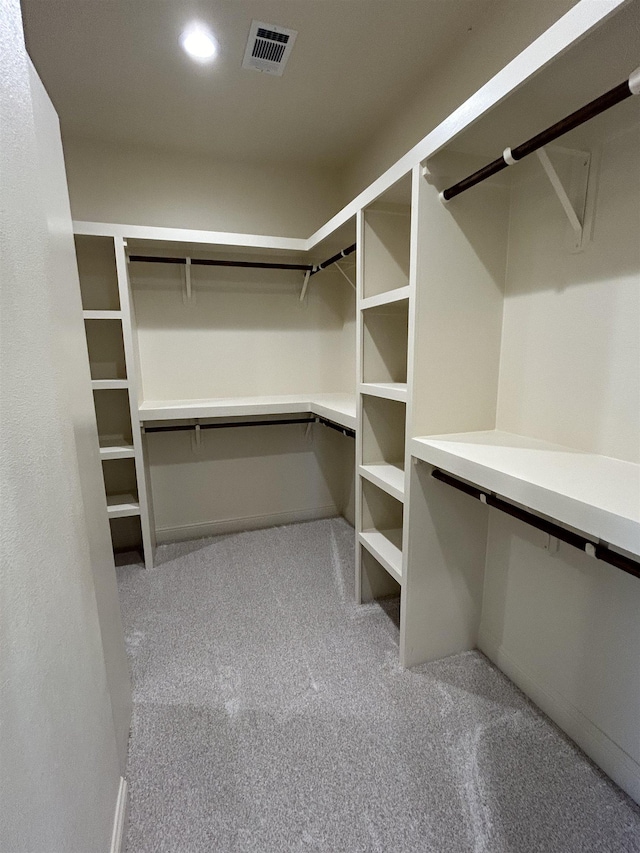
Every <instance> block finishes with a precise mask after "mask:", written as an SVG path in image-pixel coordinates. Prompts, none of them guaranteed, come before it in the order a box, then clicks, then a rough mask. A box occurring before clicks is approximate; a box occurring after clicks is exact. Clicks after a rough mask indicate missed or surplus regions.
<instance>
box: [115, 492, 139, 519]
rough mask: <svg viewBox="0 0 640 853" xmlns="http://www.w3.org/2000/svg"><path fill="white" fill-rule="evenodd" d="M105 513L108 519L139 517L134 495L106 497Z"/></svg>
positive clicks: (137, 504)
mask: <svg viewBox="0 0 640 853" xmlns="http://www.w3.org/2000/svg"><path fill="white" fill-rule="evenodd" d="M107 512H108V513H109V518H124V517H125V516H128V515H140V504H139V503H138V500H137V498H136V497H135V496H134V495H129V494H127V495H107Z"/></svg>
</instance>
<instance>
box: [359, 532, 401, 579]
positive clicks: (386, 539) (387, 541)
mask: <svg viewBox="0 0 640 853" xmlns="http://www.w3.org/2000/svg"><path fill="white" fill-rule="evenodd" d="M358 538H359V539H360V542H361V544H362V545H364V547H365V548H366V549H367V551H369V553H370V554H371V555H372V556H373V557H375V558H376V560H377V561H378V562H379V563H380V565H381V566H383V567H384V568H385V569H386V570H387V571H388V572H389V574H390V575H391V577H392V578H393V579H394V580H396V581H397V582H398V583H399V584H402V547H401V546H402V529H401V528H400V529H393V530H363V531H361V532H360V533H359V534H358Z"/></svg>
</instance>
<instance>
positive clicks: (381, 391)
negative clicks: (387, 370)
mask: <svg viewBox="0 0 640 853" xmlns="http://www.w3.org/2000/svg"><path fill="white" fill-rule="evenodd" d="M360 392H361V393H362V394H369V395H370V396H372V397H382V398H384V399H385V400H396V401H397V402H398V403H406V402H407V383H406V382H363V383H361V384H360Z"/></svg>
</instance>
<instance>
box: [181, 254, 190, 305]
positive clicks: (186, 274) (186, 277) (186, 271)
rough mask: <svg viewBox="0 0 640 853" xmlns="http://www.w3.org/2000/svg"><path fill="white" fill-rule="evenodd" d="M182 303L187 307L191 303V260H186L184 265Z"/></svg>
mask: <svg viewBox="0 0 640 853" xmlns="http://www.w3.org/2000/svg"><path fill="white" fill-rule="evenodd" d="M182 302H183V304H184V305H186V304H187V303H188V302H191V258H185V265H184V290H183V291H182Z"/></svg>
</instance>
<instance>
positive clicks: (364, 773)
mask: <svg viewBox="0 0 640 853" xmlns="http://www.w3.org/2000/svg"><path fill="white" fill-rule="evenodd" d="M353 547H354V546H353V529H352V528H351V527H349V526H348V525H347V524H346V522H344V521H343V520H341V519H331V520H326V521H318V522H311V523H308V524H300V525H293V526H289V527H283V528H274V529H270V530H262V531H256V532H250V533H243V534H239V535H234V536H220V537H216V538H215V539H208V540H201V541H198V542H189V543H181V544H175V545H167V546H162V547H161V548H160V549H159V554H158V556H159V559H160V560H161V565H159V566H158V567H157V568H156V569H153V570H152V571H145V570H144V569H143V568H141V567H138V566H126V567H122V568H120V569H119V570H118V574H119V587H120V594H121V600H122V606H123V616H124V620H125V625H126V635H127V646H128V650H129V654H130V658H131V666H132V670H133V680H134V720H133V728H132V733H131V742H130V757H129V766H128V779H129V783H130V817H129V832H128V847H127V850H128V853H143V851H144V853H147V851H148V853H161V851H167V853H200V851H207V853H211V851H219V853H226V851H259V853H271V851H274V853H275V851H278V853H283V851H301V852H302V851H305V853H310V851H327V853H329V851H330V853H341V851H345V853H347V851H348V853H358V851H362V852H363V853H364V851H376V852H377V853H404V851H411V853H416V851H421V853H422V851H424V853H449V851H450V853H467V851H469V853H471V851H473V853H547V851H548V853H573V851H575V853H608V851H612V852H613V851H615V853H620V851H624V853H639V851H640V809H638V808H637V807H636V806H635V805H634V804H633V803H632V802H631V800H629V799H628V798H627V797H626V796H625V795H624V794H623V793H622V792H621V791H620V790H619V789H618V788H616V786H615V785H613V783H612V782H610V781H609V780H608V779H607V778H606V777H605V776H604V775H603V774H602V773H600V772H599V771H598V770H597V769H596V768H595V767H594V766H593V764H591V762H590V761H589V760H588V759H587V758H586V757H585V756H584V755H583V754H582V753H581V752H580V751H579V750H578V749H577V748H576V747H575V746H574V745H573V744H571V743H570V742H569V741H568V740H567V739H566V738H565V737H564V736H563V735H562V734H561V733H560V732H559V731H558V730H557V729H556V728H555V727H554V726H553V725H552V724H551V723H550V722H549V721H548V720H547V719H546V718H545V717H544V716H543V715H542V714H540V713H539V712H538V711H537V710H536V709H535V708H534V707H533V706H532V705H531V704H530V703H529V702H528V701H527V700H526V699H525V697H524V696H523V695H522V694H521V693H520V692H519V691H518V690H517V689H516V688H515V687H514V686H513V685H512V684H511V682H509V681H508V680H507V679H506V678H505V677H504V676H503V675H502V674H501V673H500V672H499V671H498V670H496V669H495V668H494V667H493V666H492V665H491V664H490V663H489V661H488V660H487V659H486V658H485V657H484V656H483V655H481V654H480V653H477V652H470V653H467V654H463V655H457V656H455V657H451V658H447V659H445V660H442V661H439V662H437V663H433V664H429V665H425V666H422V667H420V668H418V669H416V670H413V671H410V672H403V671H402V670H401V669H400V667H399V665H398V648H397V645H398V630H397V625H396V623H397V603H395V602H391V603H390V604H388V605H386V606H385V609H383V608H381V607H380V606H378V605H377V604H372V605H367V606H364V607H357V606H356V605H355V604H354V600H353V559H354V557H353Z"/></svg>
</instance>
